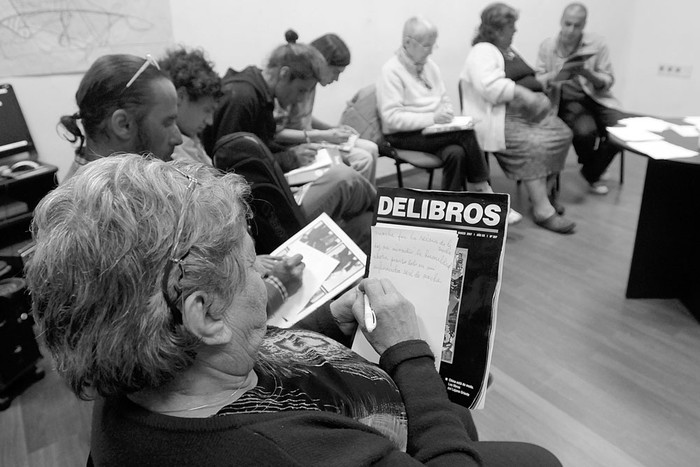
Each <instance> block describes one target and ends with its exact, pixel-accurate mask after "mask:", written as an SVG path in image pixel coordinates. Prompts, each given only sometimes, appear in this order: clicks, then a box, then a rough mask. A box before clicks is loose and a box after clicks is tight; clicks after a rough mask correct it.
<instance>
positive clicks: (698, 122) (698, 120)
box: [683, 117, 700, 128]
mask: <svg viewBox="0 0 700 467" xmlns="http://www.w3.org/2000/svg"><path fill="white" fill-rule="evenodd" d="M683 121H684V122H686V123H690V124H691V125H695V127H696V128H700V117H685V118H684V119H683Z"/></svg>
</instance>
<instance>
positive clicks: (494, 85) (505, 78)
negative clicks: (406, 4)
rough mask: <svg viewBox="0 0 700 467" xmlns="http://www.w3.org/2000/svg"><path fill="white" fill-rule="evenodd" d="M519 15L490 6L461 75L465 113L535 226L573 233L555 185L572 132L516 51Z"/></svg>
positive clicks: (502, 5) (499, 5)
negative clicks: (520, 186)
mask: <svg viewBox="0 0 700 467" xmlns="http://www.w3.org/2000/svg"><path fill="white" fill-rule="evenodd" d="M517 19H518V13H517V11H516V10H515V9H513V8H511V7H510V6H508V5H505V4H503V3H494V4H491V5H489V6H487V7H486V8H485V9H484V11H483V12H482V14H481V25H480V26H479V29H478V31H477V34H476V37H475V38H474V41H473V42H472V43H473V45H474V46H473V47H472V49H471V50H470V52H469V55H468V56H467V60H466V62H465V64H464V68H463V70H462V73H461V75H460V86H461V89H462V111H463V112H464V114H465V115H471V116H472V117H474V118H475V120H476V122H477V123H476V128H475V129H476V134H477V138H478V139H479V144H480V145H481V147H482V148H483V149H484V151H489V152H493V153H494V154H495V156H496V158H497V160H498V163H499V164H500V166H501V168H502V169H503V171H504V172H505V174H506V176H507V177H508V178H511V179H514V180H520V181H522V182H523V183H524V185H525V187H526V189H527V191H528V194H529V196H530V200H531V202H532V208H533V217H534V221H535V223H536V224H537V225H539V226H541V227H544V228H545V229H548V230H551V231H553V232H557V233H573V231H574V228H575V225H576V224H575V223H574V222H572V221H570V220H569V219H567V218H565V217H564V216H563V214H564V207H563V206H561V205H559V204H558V203H557V202H556V199H555V198H554V190H553V182H554V179H555V177H556V175H557V174H558V173H559V172H560V171H561V170H562V169H563V167H564V161H565V159H566V155H567V153H568V150H569V147H570V145H571V137H572V134H571V130H569V128H568V127H567V126H566V124H565V123H564V122H563V121H561V120H560V119H559V118H558V117H556V112H553V111H552V109H551V104H550V101H549V99H548V98H547V96H546V95H545V94H544V93H543V92H542V91H543V89H542V86H541V84H540V83H539V82H538V81H537V80H536V79H535V73H534V70H533V69H532V68H531V67H530V66H529V65H528V64H527V63H526V62H525V61H524V60H523V59H522V58H521V57H520V55H518V54H517V53H516V52H515V51H514V50H513V49H512V48H511V43H512V41H513V34H514V33H515V21H516V20H517Z"/></svg>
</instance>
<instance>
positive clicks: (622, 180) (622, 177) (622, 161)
mask: <svg viewBox="0 0 700 467" xmlns="http://www.w3.org/2000/svg"><path fill="white" fill-rule="evenodd" d="M623 183H625V151H624V149H623V150H621V151H620V185H622V184H623Z"/></svg>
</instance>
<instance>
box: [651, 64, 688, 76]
mask: <svg viewBox="0 0 700 467" xmlns="http://www.w3.org/2000/svg"><path fill="white" fill-rule="evenodd" d="M658 73H659V75H661V76H671V77H674V78H690V77H691V76H692V74H693V67H692V65H674V64H669V63H661V64H659V68H658Z"/></svg>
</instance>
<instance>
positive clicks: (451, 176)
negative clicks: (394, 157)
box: [386, 130, 489, 191]
mask: <svg viewBox="0 0 700 467" xmlns="http://www.w3.org/2000/svg"><path fill="white" fill-rule="evenodd" d="M386 140H387V141H388V142H389V143H390V144H391V145H392V146H393V147H395V148H396V149H408V150H410V151H423V152H429V153H431V154H435V155H436V156H438V157H439V158H440V159H442V160H443V161H444V162H445V165H444V167H443V168H442V189H443V190H450V191H460V190H465V189H466V188H467V187H466V181H468V182H470V183H480V182H485V181H487V180H488V179H489V166H488V164H487V163H486V157H485V156H484V152H483V151H482V150H481V148H480V147H479V143H478V142H477V141H476V136H475V135H474V132H473V131H471V130H468V131H450V132H447V133H438V134H436V135H423V134H422V133H421V132H420V131H408V132H404V133H393V134H391V135H386Z"/></svg>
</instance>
